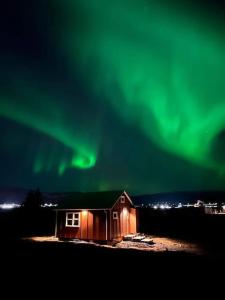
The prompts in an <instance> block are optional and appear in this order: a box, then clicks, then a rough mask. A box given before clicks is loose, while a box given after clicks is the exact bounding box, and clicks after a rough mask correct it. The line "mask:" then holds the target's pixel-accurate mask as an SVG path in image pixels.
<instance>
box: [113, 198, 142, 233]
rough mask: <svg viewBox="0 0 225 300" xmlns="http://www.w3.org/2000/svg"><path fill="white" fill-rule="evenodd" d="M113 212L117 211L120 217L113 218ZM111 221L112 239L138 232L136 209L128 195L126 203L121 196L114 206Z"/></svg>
mask: <svg viewBox="0 0 225 300" xmlns="http://www.w3.org/2000/svg"><path fill="white" fill-rule="evenodd" d="M123 196H125V195H123ZM113 212H117V214H118V219H114V218H113ZM110 221H111V224H110V238H111V239H120V238H122V237H123V236H125V235H127V234H130V233H136V232H137V223H136V209H135V208H133V207H132V205H131V203H130V201H129V199H128V198H127V197H126V196H125V202H124V203H122V201H121V197H120V198H119V199H118V200H117V202H116V203H115V205H114V206H113V208H112V210H111V216H110Z"/></svg>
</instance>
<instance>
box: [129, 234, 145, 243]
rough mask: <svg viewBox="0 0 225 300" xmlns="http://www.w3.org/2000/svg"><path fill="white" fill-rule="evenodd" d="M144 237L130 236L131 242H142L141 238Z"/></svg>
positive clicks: (143, 237)
mask: <svg viewBox="0 0 225 300" xmlns="http://www.w3.org/2000/svg"><path fill="white" fill-rule="evenodd" d="M143 239H145V235H137V236H135V237H133V238H132V241H133V242H142V240H143Z"/></svg>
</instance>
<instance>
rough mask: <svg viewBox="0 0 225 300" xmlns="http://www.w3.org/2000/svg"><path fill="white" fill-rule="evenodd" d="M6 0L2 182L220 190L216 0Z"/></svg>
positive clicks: (223, 100)
mask: <svg viewBox="0 0 225 300" xmlns="http://www.w3.org/2000/svg"><path fill="white" fill-rule="evenodd" d="M3 2H5V3H1V4H0V43H1V46H0V66H1V67H0V130H1V138H0V170H1V172H0V187H9V186H13V187H26V188H36V187H39V188H40V189H41V190H43V191H78V190H80V191H98V190H108V189H110V190H111V189H120V188H124V189H127V190H128V191H129V192H131V193H156V192H167V191H168V192H169V191H179V190H202V189H224V188H225V9H224V8H225V5H224V4H223V2H219V1H182V0H180V1H169V0H167V1H165V0H164V1H163V0H113V1H108V0H33V1H32V0H20V1H18V0H7V1H3ZM196 2H198V3H197V4H196Z"/></svg>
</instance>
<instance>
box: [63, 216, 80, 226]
mask: <svg viewBox="0 0 225 300" xmlns="http://www.w3.org/2000/svg"><path fill="white" fill-rule="evenodd" d="M66 226H67V227H80V213H66Z"/></svg>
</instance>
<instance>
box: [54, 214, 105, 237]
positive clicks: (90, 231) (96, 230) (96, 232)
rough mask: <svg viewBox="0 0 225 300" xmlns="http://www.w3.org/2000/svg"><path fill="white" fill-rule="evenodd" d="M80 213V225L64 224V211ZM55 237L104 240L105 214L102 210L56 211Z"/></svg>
mask: <svg viewBox="0 0 225 300" xmlns="http://www.w3.org/2000/svg"><path fill="white" fill-rule="evenodd" d="M67 212H71V213H74V212H79V213H80V227H67V226H66V213H67ZM57 237H58V238H60V239H76V238H77V239H82V240H97V241H104V240H105V239H106V215H105V212H104V211H103V210H99V211H98V210H96V211H94V210H92V211H87V210H83V211H78V210H69V211H58V216H57Z"/></svg>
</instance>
